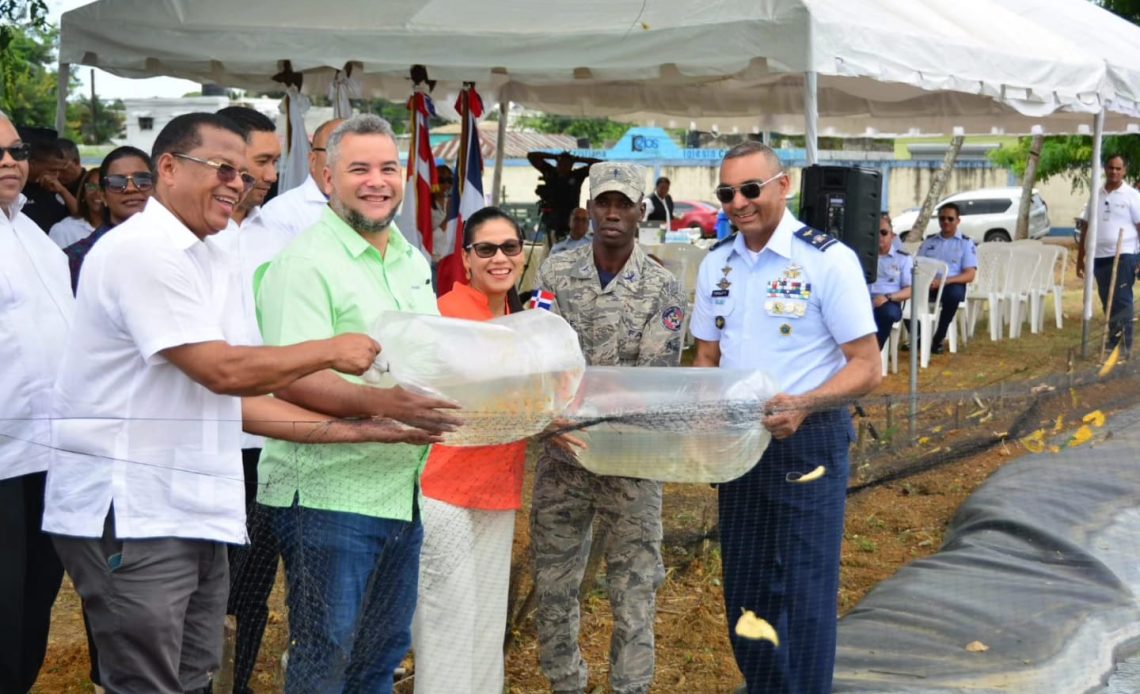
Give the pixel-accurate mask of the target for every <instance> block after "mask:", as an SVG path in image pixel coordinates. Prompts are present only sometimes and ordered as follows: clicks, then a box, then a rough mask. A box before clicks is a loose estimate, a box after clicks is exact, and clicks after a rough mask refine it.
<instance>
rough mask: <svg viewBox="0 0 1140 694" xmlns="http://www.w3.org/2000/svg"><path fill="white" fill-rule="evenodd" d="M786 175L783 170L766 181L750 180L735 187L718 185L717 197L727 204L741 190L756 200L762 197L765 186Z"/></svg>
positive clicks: (746, 195)
mask: <svg viewBox="0 0 1140 694" xmlns="http://www.w3.org/2000/svg"><path fill="white" fill-rule="evenodd" d="M784 175H786V174H785V173H784V172H783V171H781V172H780V173H778V174H776V175H775V176H773V177H771V178H769V179H768V180H766V181H749V182H748V183H745V184H743V185H741V186H740V187H739V188H734V187H733V186H717V187H716V199H717V200H720V201H721V202H722V203H724V204H726V205H727V204H728V203H730V202H732V199H733V198H735V197H736V191H738V190H739V191H740V194H741V195H743V196H744V197H746V198H748V199H749V200H755V199H756V198H758V197H760V193H761V192H763V190H764V186H766V185H768V184H769V183H771V182H772V181H775V180H776V179H777V178H780V177H781V176H784Z"/></svg>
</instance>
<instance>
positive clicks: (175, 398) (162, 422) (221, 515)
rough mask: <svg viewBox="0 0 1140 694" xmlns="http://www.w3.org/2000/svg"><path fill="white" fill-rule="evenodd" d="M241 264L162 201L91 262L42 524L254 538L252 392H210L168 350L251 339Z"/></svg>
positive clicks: (63, 382) (124, 227)
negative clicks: (244, 435)
mask: <svg viewBox="0 0 1140 694" xmlns="http://www.w3.org/2000/svg"><path fill="white" fill-rule="evenodd" d="M236 274H237V273H236V265H234V264H233V263H232V261H231V260H230V259H229V257H228V256H227V255H226V254H225V253H224V252H223V251H222V250H221V249H219V248H218V247H217V244H215V243H214V242H213V241H212V240H210V239H207V240H206V241H200V240H199V239H198V237H196V236H195V235H194V234H193V233H192V232H191V231H190V230H189V229H188V228H186V227H185V226H184V225H183V224H182V223H181V222H180V221H179V220H178V219H177V218H176V217H175V216H174V215H173V214H172V213H171V212H170V211H169V210H167V209H166V208H165V207H164V206H163V205H162V203H160V202H159V201H158V200H157V199H155V198H152V199H150V200H148V201H147V205H146V208H145V209H144V210H143V211H142V212H140V213H139V214H136V215H135V216H133V217H131V218H130V219H128V220H127V221H126V222H123V223H122V224H120V225H119V226H118V227H116V229H115V233H113V234H108V235H107V236H106V237H105V238H103V239H101V240H100V241H99V243H98V244H96V245H95V247H94V248H93V249H92V250H91V253H90V254H89V255H88V256H87V259H86V260H85V261H84V264H83V274H82V275H81V276H80V278H79V291H78V294H77V299H76V313H75V315H76V319H75V324H74V327H73V330H72V337H71V340H70V341H69V342H68V344H67V348H66V350H65V352H64V358H63V364H62V366H61V367H60V373H59V378H58V379H57V381H56V387H55V399H54V408H53V409H54V412H55V416H56V420H55V422H54V423H53V427H52V434H53V444H54V445H55V447H56V448H55V450H54V452H53V456H52V460H51V467H50V469H49V471H48V483H47V493H46V498H45V510H44V530H46V531H48V532H52V533H59V534H62V535H73V536H78V537H99V536H100V535H102V532H103V520H104V518H105V517H106V514H107V509H108V507H110V506H111V504H112V502H113V503H114V509H115V530H116V533H117V535H118V537H119V538H146V537H181V538H192V539H205V540H215V541H220V542H237V543H240V542H245V540H246V531H245V501H244V499H245V495H244V485H243V478H242V465H241V445H240V440H241V398H238V397H233V396H228V395H217V394H215V393H212V392H211V391H209V390H208V389H206V388H205V387H204V386H202V385H199V384H198V383H197V382H195V381H193V380H192V379H191V378H190V377H189V376H187V375H186V374H185V373H184V372H183V371H182V370H181V369H179V368H178V367H176V366H174V365H173V364H171V363H170V362H168V361H167V360H166V359H165V358H164V357H163V356H162V354H161V352H162V351H163V350H165V349H168V348H170V347H176V346H179V345H186V344H194V343H201V342H210V341H215V340H226V341H228V342H231V343H240V342H241V339H242V337H243V336H244V334H245V326H244V323H243V320H242V314H241V309H240V296H239V295H238V287H237V281H238V280H237V276H236Z"/></svg>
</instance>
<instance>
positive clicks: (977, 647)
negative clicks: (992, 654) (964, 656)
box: [966, 641, 990, 653]
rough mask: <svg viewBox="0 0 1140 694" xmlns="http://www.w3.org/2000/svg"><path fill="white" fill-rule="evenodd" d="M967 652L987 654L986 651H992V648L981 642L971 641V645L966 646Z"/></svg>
mask: <svg viewBox="0 0 1140 694" xmlns="http://www.w3.org/2000/svg"><path fill="white" fill-rule="evenodd" d="M966 650H967V651H969V652H971V653H985V652H986V651H988V650H990V647H989V646H987V645H986V644H984V643H982V642H981V641H971V642H970V643H968V644H966Z"/></svg>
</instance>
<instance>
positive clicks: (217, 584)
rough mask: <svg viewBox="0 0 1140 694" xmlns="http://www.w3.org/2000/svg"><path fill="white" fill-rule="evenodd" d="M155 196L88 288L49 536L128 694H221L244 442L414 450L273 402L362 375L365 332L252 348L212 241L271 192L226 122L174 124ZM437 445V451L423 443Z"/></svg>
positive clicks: (56, 439)
mask: <svg viewBox="0 0 1140 694" xmlns="http://www.w3.org/2000/svg"><path fill="white" fill-rule="evenodd" d="M153 160H154V175H155V186H154V197H152V198H150V199H149V200H148V201H147V205H146V208H145V209H144V210H143V211H142V212H139V213H138V214H136V215H134V216H132V217H131V218H130V219H128V220H127V221H126V222H124V223H123V224H121V225H120V226H119V227H118V228H116V229H115V233H113V234H109V235H108V236H107V237H105V238H104V239H103V240H102V241H100V242H99V243H98V244H96V245H95V247H94V248H93V249H92V250H91V253H90V254H88V256H87V259H86V261H85V264H84V269H83V272H82V274H81V275H80V280H79V292H78V295H77V299H76V311H75V322H74V326H73V329H72V330H71V331H70V335H69V339H68V340H67V341H66V344H65V346H64V347H63V360H62V364H61V367H60V372H59V375H58V377H57V379H56V382H55V389H54V394H53V398H54V404H53V408H52V415H53V417H52V424H51V427H52V444H53V448H52V456H51V461H50V467H49V472H48V479H47V489H46V493H45V502H44V523H43V527H44V530H45V531H46V532H49V533H53V534H55V537H54V538H53V540H54V544H55V548H56V551H57V552H58V554H59V557H60V559H61V561H62V563H63V565H64V566H65V568H66V569H67V571H68V574H69V575H70V576H71V579H72V583H73V584H74V585H75V588H76V591H77V592H78V593H79V595H80V597H81V598H82V599H83V604H84V612H85V614H86V616H87V619H88V626H89V627H90V630H91V635H92V637H93V639H94V641H95V644H96V646H97V648H98V653H99V669H100V676H101V679H102V684H103V685H104V686H105V687H106V688H107V690H108V691H112V692H156V693H162V694H175V693H177V694H184V693H187V692H189V693H194V694H199V693H204V692H209V691H210V690H211V684H210V677H211V675H212V673H214V672H216V671H217V670H218V668H219V666H220V660H221V647H222V622H223V619H224V616H225V604H226V593H227V591H228V588H229V578H228V575H227V574H228V562H227V551H226V544H227V543H243V542H245V540H246V527H245V505H244V503H243V496H244V494H243V484H242V468H241V449H240V441H241V439H240V436H241V431H242V429H243V428H244V429H245V430H246V431H249V432H251V433H256V434H261V435H266V436H273V437H278V438H282V439H293V440H325V441H344V440H353V441H362V440H369V441H374V440H382V441H392V440H397V441H403V440H407V438H406V434H405V432H404V430H402V429H398V428H396V427H394V426H393V425H392V423H390V422H388V423H383V424H381V423H378V422H360V423H351V424H350V423H346V422H341V421H338V420H336V419H334V418H332V417H329V416H327V415H321V414H318V413H316V412H312V411H309V410H306V409H304V408H300V407H297V406H296V405H292V404H290V403H288V402H284V401H281V400H278V399H275V398H270V397H265V396H264V394H266V393H269V392H272V391H274V390H276V389H277V388H279V387H282V386H284V385H286V384H288V383H290V382H292V381H293V380H295V379H297V378H300V377H303V376H305V375H307V374H311V373H314V372H317V371H320V370H324V369H327V368H333V369H338V370H340V371H343V372H346V373H353V374H359V373H363V372H364V371H365V370H366V369H368V368H369V367H370V366H371V364H372V363H373V361H374V360H375V358H376V355H377V354H378V352H379V345H377V344H376V343H375V341H374V340H372V339H371V338H369V337H367V336H366V335H361V334H342V335H336V336H331V335H330V336H326V339H323V340H317V341H309V342H306V343H303V344H295V345H291V346H288V347H260V346H249V342H248V340H249V336H248V334H247V327H246V324H245V322H244V321H243V317H242V315H241V311H240V307H239V304H238V300H237V298H236V297H237V292H238V284H237V283H238V279H237V273H236V268H234V266H233V263H232V262H231V261H230V259H229V258H228V257H227V256H226V254H225V253H224V251H221V249H219V248H218V247H217V245H216V244H214V243H213V242H212V241H211V239H210V237H211V236H212V235H213V234H215V233H217V232H218V231H219V230H220V229H223V228H224V227H225V226H226V223H227V222H228V221H229V217H230V215H231V214H232V213H233V210H234V208H235V207H236V206H237V204H238V202H239V200H240V199H241V197H242V195H244V194H245V193H246V192H248V190H249V188H250V187H252V184H253V180H252V178H251V177H249V175H248V174H245V173H244V171H243V170H244V167H245V143H244V141H243V139H242V132H241V130H240V129H239V128H238V127H237V125H235V124H234V123H233V122H232V121H231V120H229V119H228V118H225V117H223V116H218V115H214V114H206V113H191V114H185V115H181V116H178V117H176V118H174V119H172V120H171V121H170V122H169V123H168V124H167V125H166V127H164V128H163V129H162V131H161V132H160V133H159V134H158V137H157V138H156V140H155V144H154V150H153ZM422 438H426V437H421V440H422Z"/></svg>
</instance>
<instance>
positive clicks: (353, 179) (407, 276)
mask: <svg viewBox="0 0 1140 694" xmlns="http://www.w3.org/2000/svg"><path fill="white" fill-rule="evenodd" d="M327 155H328V164H327V165H326V167H325V169H324V187H325V190H328V191H330V197H329V207H328V209H326V210H325V211H324V215H323V216H322V217H321V219H320V221H319V222H317V224H316V225H314V226H313V227H310V228H309V229H308V230H306V231H305V232H303V233H302V234H301V235H300V236H298V237H297V238H296V239H295V240H294V241H293V243H292V244H291V245H290V246H289V247H288V248H286V249H285V250H284V251H283V252H282V253H281V254H280V255H279V256H277V258H275V259H274V260H273V261H272V263H270V264H269V266H268V267H267V268H265V269H263V272H262V274H261V276H260V280H259V281H258V282H257V286H256V288H255V293H256V296H257V309H258V319H259V322H260V326H261V332H262V336H263V337H264V339H265V343H266V344H267V345H287V344H292V343H295V342H300V341H303V340H311V339H313V338H314V337H315V336H318V335H322V336H326V337H331V336H333V335H338V334H340V333H344V332H350V331H351V332H365V331H367V330H368V328H370V327H371V326H372V324H373V323H374V322H375V321H376V320H377V318H379V316H380V314H381V313H383V312H384V311H412V312H416V313H425V314H433V315H436V314H437V310H436V303H435V294H434V293H433V292H432V286H431V269H430V267H429V266H428V263H427V261H426V260H425V259H424V257H423V255H421V254H420V252H419V251H418V250H416V249H415V248H414V247H412V246H411V245H410V244H409V243H408V242H407V240H405V239H404V237H403V236H402V235H401V234H400V232H399V231H398V230H397V229H396V227H395V226H394V225H393V224H392V220H393V219H394V217H395V215H396V211H397V209H398V208H399V205H400V201H401V199H402V197H403V184H404V181H403V176H402V174H401V168H400V163H399V159H398V154H397V150H396V141H395V137H394V135H393V133H392V129H391V126H389V125H388V123H387V121H385V120H383V119H381V118H379V117H377V116H374V115H370V114H362V115H358V116H355V117H353V118H350V119H348V120H347V121H345V122H344V123H342V124H341V125H339V126H338V127H337V128H336V129H335V130H334V131H333V133H332V135H331V136H330V137H329V141H328V144H327ZM276 395H277V396H278V397H282V398H285V399H288V400H291V401H293V402H296V403H308V407H311V408H312V409H315V410H318V411H321V412H325V413H327V414H331V415H336V416H341V417H351V416H376V415H381V414H383V415H385V416H389V417H392V418H394V419H397V420H400V421H402V422H404V423H406V424H409V425H412V426H414V427H418V428H420V429H423V430H426V431H428V432H431V433H435V434H438V433H440V432H442V431H446V430H449V429H451V428H453V426H454V425H455V424H456V423H457V421H456V420H455V419H454V417H452V416H450V415H448V414H446V413H445V412H444V411H443V410H442V409H440V408H443V407H447V404H446V403H444V402H442V401H438V400H433V399H430V398H425V397H422V396H417V395H414V394H411V393H408V392H406V391H403V390H401V389H399V388H388V389H380V388H371V387H368V386H364V385H362V384H361V383H360V380H359V379H357V378H355V377H347V376H343V375H341V374H335V373H333V372H323V373H320V374H314V375H313V376H312V377H310V378H309V379H307V380H304V382H299V383H297V384H295V385H294V386H291V387H290V388H288V389H287V390H284V391H279V392H278V393H276ZM426 457H427V447H426V446H419V445H410V444H349V445H310V444H293V443H286V442H283V441H276V440H270V441H269V442H267V443H266V446H265V449H264V451H263V453H262V457H261V461H260V463H259V477H260V480H261V482H262V485H263V486H262V487H261V489H259V490H258V497H257V500H258V503H260V504H262V505H263V506H265V507H267V508H266V509H265V510H266V511H267V512H268V513H269V514H270V515H271V516H272V519H273V521H272V522H273V526H274V530H275V532H276V534H277V537H278V539H279V541H280V543H281V554H282V556H283V558H284V560H285V577H286V581H287V583H288V588H289V590H288V602H289V636H290V645H289V667H288V670H287V674H286V683H285V691H286V692H333V691H370V692H375V691H389V690H390V687H391V683H392V674H393V671H394V670H395V668H396V667H397V666H398V665H399V664H400V661H401V660H402V659H403V657H404V655H405V654H406V653H407V650H408V648H409V646H410V644H411V620H412V614H413V612H414V610H415V603H416V587H417V580H418V566H419V553H420V543H421V540H422V537H423V530H422V527H421V525H420V519H419V512H418V509H417V506H416V495H417V483H418V480H419V476H420V472H421V470H422V468H423V463H424V460H425V459H426Z"/></svg>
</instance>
